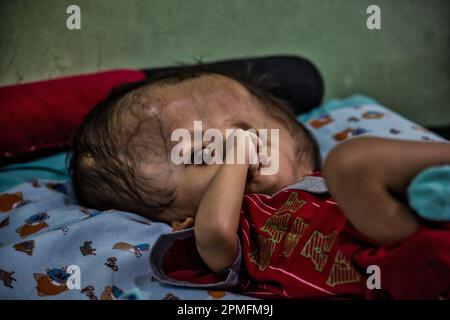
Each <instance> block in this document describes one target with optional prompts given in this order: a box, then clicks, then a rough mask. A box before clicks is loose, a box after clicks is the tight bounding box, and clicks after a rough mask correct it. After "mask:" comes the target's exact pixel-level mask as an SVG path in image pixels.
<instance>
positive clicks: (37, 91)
mask: <svg viewBox="0 0 450 320" xmlns="http://www.w3.org/2000/svg"><path fill="white" fill-rule="evenodd" d="M144 78H145V73H144V72H142V71H139V70H113V71H106V72H100V73H95V74H87V75H81V76H72V77H65V78H60V79H55V80H47V81H40V82H33V83H26V84H19V85H12V86H6V87H0V110H1V113H0V164H7V163H13V162H18V161H26V160H30V159H32V158H36V157H39V156H43V155H47V154H50V153H52V152H55V151H60V150H63V149H65V148H67V147H68V145H69V143H70V136H71V133H72V130H73V129H74V128H75V127H76V126H77V125H79V124H80V123H81V121H82V120H83V117H84V115H85V114H86V113H87V112H89V111H90V110H91V109H92V108H93V107H94V106H95V104H97V103H98V102H99V101H100V100H102V99H103V98H105V97H106V96H107V95H108V93H109V92H110V91H111V89H112V88H114V87H116V86H118V85H121V84H124V83H127V82H133V81H139V80H142V79H144Z"/></svg>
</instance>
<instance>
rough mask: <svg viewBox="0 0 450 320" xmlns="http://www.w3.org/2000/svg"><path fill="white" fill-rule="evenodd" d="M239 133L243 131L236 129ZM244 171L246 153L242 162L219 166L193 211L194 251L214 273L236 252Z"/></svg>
mask: <svg viewBox="0 0 450 320" xmlns="http://www.w3.org/2000/svg"><path fill="white" fill-rule="evenodd" d="M241 134H243V135H245V134H247V133H244V131H243V130H238V132H237V135H241ZM233 147H235V146H233ZM248 170H249V164H248V155H246V161H245V164H222V165H220V168H219V170H218V172H217V173H216V175H215V176H214V178H213V179H212V181H211V182H210V184H209V186H208V188H207V191H206V192H205V194H204V196H203V198H202V200H201V202H200V206H199V208H198V210H197V215H196V218H195V239H196V245H197V250H198V252H199V254H200V256H201V257H202V259H203V261H204V262H205V263H206V265H207V266H208V267H209V268H210V269H211V270H212V271H214V272H215V273H220V272H222V271H223V270H225V269H226V268H228V267H230V266H231V265H232V264H233V262H234V261H235V260H236V257H237V256H238V254H239V253H238V243H237V231H238V225H239V215H240V211H241V206H242V198H243V195H244V190H245V183H246V179H247V172H248Z"/></svg>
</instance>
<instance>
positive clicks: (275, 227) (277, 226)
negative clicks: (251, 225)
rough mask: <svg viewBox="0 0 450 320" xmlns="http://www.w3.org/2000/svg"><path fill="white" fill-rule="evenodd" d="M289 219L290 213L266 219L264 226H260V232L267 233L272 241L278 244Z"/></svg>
mask: <svg viewBox="0 0 450 320" xmlns="http://www.w3.org/2000/svg"><path fill="white" fill-rule="evenodd" d="M290 218H291V214H290V213H286V214H283V215H278V214H274V215H273V216H271V217H270V218H269V219H267V221H266V223H265V224H264V226H262V228H261V231H264V232H267V233H268V234H269V235H270V237H271V238H272V239H273V241H275V242H276V243H279V242H280V241H281V239H283V237H284V234H285V233H286V229H287V226H288V223H289V219H290Z"/></svg>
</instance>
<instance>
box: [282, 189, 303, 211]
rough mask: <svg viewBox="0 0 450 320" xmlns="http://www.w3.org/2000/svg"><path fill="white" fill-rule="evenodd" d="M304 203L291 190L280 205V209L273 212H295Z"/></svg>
mask: <svg viewBox="0 0 450 320" xmlns="http://www.w3.org/2000/svg"><path fill="white" fill-rule="evenodd" d="M305 204H306V201H305V200H299V199H298V195H297V193H296V192H292V193H291V194H290V195H289V198H288V199H287V200H286V202H285V203H283V205H282V206H281V208H280V209H278V210H277V212H275V214H280V213H284V212H296V211H297V210H298V209H300V208H301V207H303V206H304V205H305Z"/></svg>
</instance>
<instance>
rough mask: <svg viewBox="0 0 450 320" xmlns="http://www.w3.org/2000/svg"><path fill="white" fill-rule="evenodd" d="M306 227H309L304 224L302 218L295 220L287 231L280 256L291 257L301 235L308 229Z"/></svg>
mask: <svg viewBox="0 0 450 320" xmlns="http://www.w3.org/2000/svg"><path fill="white" fill-rule="evenodd" d="M308 226H309V225H308V224H307V223H305V222H304V221H303V219H302V218H300V217H297V218H295V220H294V222H293V223H292V226H291V229H290V230H289V233H288V234H287V235H286V238H284V240H283V247H282V249H281V254H280V255H281V256H284V257H290V256H291V254H292V252H293V251H294V249H295V247H296V246H297V243H298V241H299V239H300V238H301V237H302V236H303V233H305V231H306V229H308Z"/></svg>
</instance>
